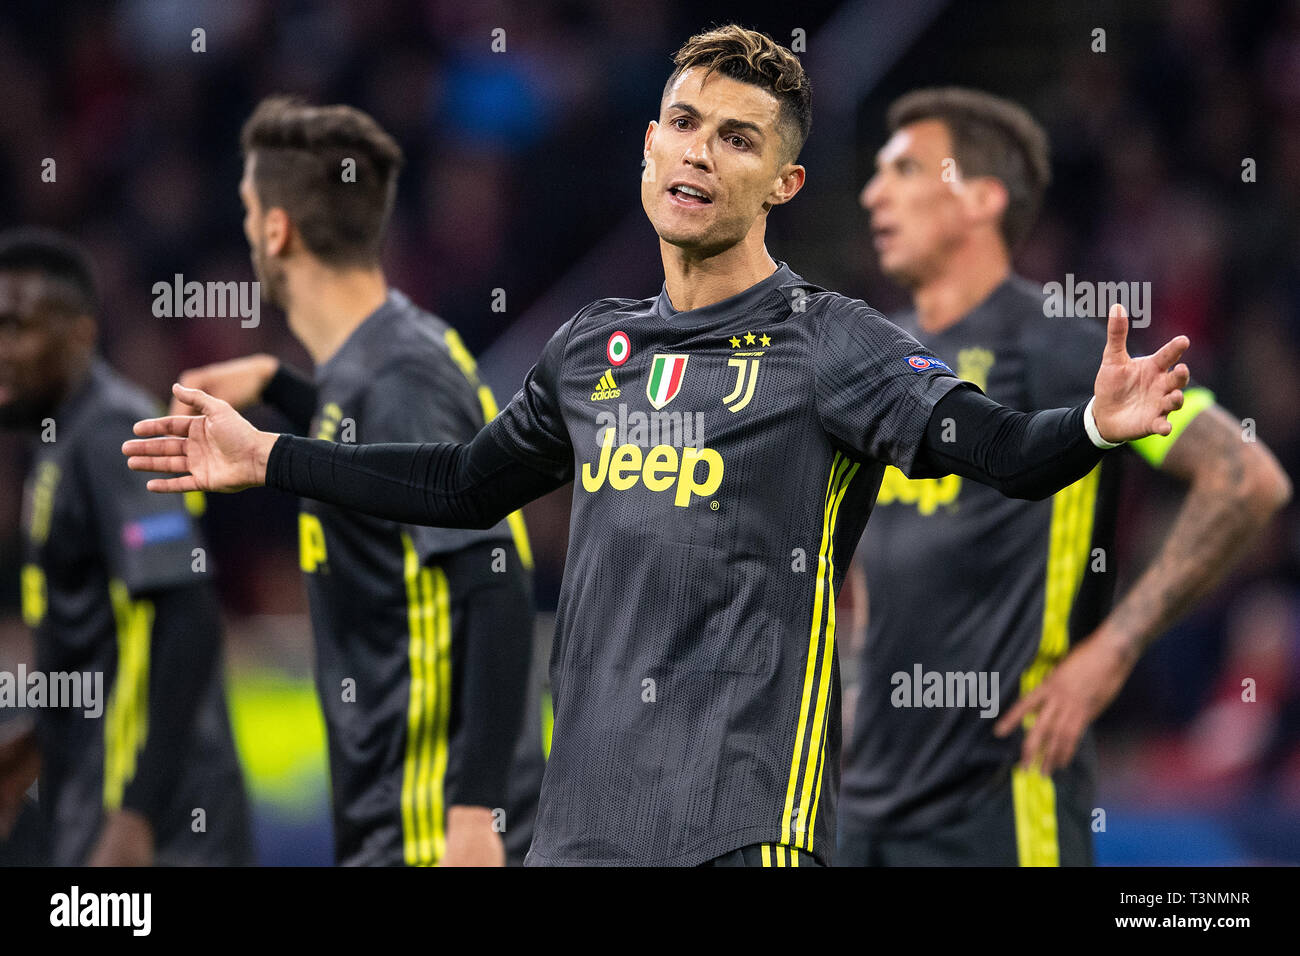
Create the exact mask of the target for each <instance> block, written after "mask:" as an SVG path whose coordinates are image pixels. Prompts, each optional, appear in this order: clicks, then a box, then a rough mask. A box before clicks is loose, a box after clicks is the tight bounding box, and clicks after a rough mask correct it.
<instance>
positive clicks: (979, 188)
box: [962, 176, 1011, 225]
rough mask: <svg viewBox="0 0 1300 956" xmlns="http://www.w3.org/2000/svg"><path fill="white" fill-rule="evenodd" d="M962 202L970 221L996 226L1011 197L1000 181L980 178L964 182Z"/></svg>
mask: <svg viewBox="0 0 1300 956" xmlns="http://www.w3.org/2000/svg"><path fill="white" fill-rule="evenodd" d="M962 200H963V202H964V203H965V205H966V213H967V215H968V216H970V217H971V218H972V219H974V220H975V221H977V222H981V223H983V222H990V223H993V224H994V225H996V224H997V223H998V222H999V221H1000V220H1001V219H1002V216H1003V215H1004V214H1005V213H1006V211H1007V204H1008V203H1009V202H1010V201H1011V197H1010V195H1009V194H1008V193H1007V187H1006V186H1005V185H1004V184H1003V183H1002V180H1000V179H994V178H993V177H992V176H980V177H978V178H975V179H968V180H966V188H965V189H964V190H963V191H962Z"/></svg>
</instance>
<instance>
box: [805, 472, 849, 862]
mask: <svg viewBox="0 0 1300 956" xmlns="http://www.w3.org/2000/svg"><path fill="white" fill-rule="evenodd" d="M859 467H861V466H860V465H859V464H858V463H857V462H854V464H853V467H851V468H850V469H849V470H848V472H847V473H845V475H844V480H843V481H842V482H841V483H840V487H839V491H838V492H837V493H836V495H835V501H834V503H833V504H832V505H831V522H830V532H831V533H830V539H829V547H828V548H827V550H826V595H827V600H826V639H825V641H824V642H823V643H822V663H821V677H820V682H819V686H818V688H817V710H816V711H815V713H814V714H813V725H812V737H811V739H810V744H811V743H812V742H814V741H815V742H816V744H817V746H816V747H811V748H810V749H809V751H808V765H807V767H805V769H804V777H803V799H802V800H801V801H800V804H799V805H800V806H801V807H809V806H811V807H812V812H811V813H804V814H803V817H804V818H805V820H806V823H805V826H804V837H805V840H804V842H802V843H801V842H799V841H798V840H796V841H795V846H796V847H802V848H803V849H805V850H811V849H812V846H813V831H814V830H815V829H816V827H817V803H818V799H817V798H818V797H820V796H821V793H820V791H816V790H814V788H813V783H814V781H817V780H820V779H821V772H820V766H821V758H822V757H823V756H824V753H825V749H824V748H825V746H826V725H827V723H828V722H829V721H828V720H827V714H826V709H827V705H828V703H829V702H830V692H831V664H832V662H833V661H834V660H835V527H836V524H837V523H838V521H839V516H840V503H841V502H843V501H844V495H845V493H846V492H847V491H848V490H849V484H850V483H851V482H852V481H853V477H854V475H856V474H857V473H858V468H859Z"/></svg>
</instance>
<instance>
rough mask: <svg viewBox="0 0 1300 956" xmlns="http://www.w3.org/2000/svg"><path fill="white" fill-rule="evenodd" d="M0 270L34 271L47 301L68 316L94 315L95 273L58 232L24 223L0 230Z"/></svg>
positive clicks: (86, 258)
mask: <svg viewBox="0 0 1300 956" xmlns="http://www.w3.org/2000/svg"><path fill="white" fill-rule="evenodd" d="M0 272H34V273H37V274H39V275H41V276H43V277H44V278H45V279H46V281H47V283H48V286H49V288H48V293H47V295H46V299H47V301H48V302H49V303H50V304H52V305H54V306H56V307H57V309H58V310H59V311H60V312H62V313H63V314H65V315H68V316H73V317H75V316H79V315H90V316H93V315H94V314H95V311H96V308H97V306H98V293H97V291H96V288H95V272H94V269H93V268H92V267H91V265H90V257H89V256H88V255H86V252H85V250H84V249H82V248H81V246H79V245H77V243H75V242H73V241H72V240H71V239H69V238H68V237H67V236H65V235H63V233H61V232H55V231H54V230H52V229H41V228H37V227H32V226H26V227H23V228H19V229H10V230H7V231H5V232H2V233H0Z"/></svg>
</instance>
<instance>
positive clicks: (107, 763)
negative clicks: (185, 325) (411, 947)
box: [0, 230, 253, 866]
mask: <svg viewBox="0 0 1300 956" xmlns="http://www.w3.org/2000/svg"><path fill="white" fill-rule="evenodd" d="M96 309H97V303H96V300H95V287H94V282H93V280H92V274H91V269H90V265H89V263H88V261H87V259H86V257H85V255H84V254H83V253H82V252H81V251H80V250H79V249H78V248H77V247H75V246H74V245H72V244H71V243H70V242H69V241H67V240H66V239H64V238H63V237H61V236H59V235H57V234H53V233H47V232H44V231H37V230H16V231H11V232H8V233H5V234H3V235H0V424H3V425H5V426H7V427H12V428H21V429H23V430H25V431H29V432H32V433H33V451H34V456H35V460H34V463H33V467H32V470H31V473H30V476H29V478H28V481H27V487H26V490H25V495H24V506H23V532H24V533H23V539H24V545H25V556H24V560H25V563H24V566H23V571H22V606H23V619H24V621H25V622H26V623H27V624H28V625H29V626H30V627H32V628H33V629H34V631H35V641H34V642H35V648H36V661H35V665H34V669H35V670H36V671H39V672H40V673H41V674H43V675H45V680H46V682H47V686H48V687H52V686H53V684H54V682H55V678H54V677H53V676H52V675H56V674H72V675H89V677H90V681H89V683H86V681H85V679H84V678H83V679H82V680H80V681H78V682H79V683H83V684H84V685H85V686H83V688H82V690H83V694H84V692H85V691H86V690H89V689H90V688H92V687H94V676H95V675H102V686H103V699H101V700H99V701H98V704H97V706H96V707H95V708H93V709H94V710H99V711H100V713H98V714H96V715H91V714H90V713H89V712H88V710H87V709H86V708H75V707H68V706H66V703H65V705H64V706H61V707H55V706H49V705H48V704H53V703H57V702H55V701H53V700H50V701H48V702H47V706H40V707H35V708H33V710H34V726H33V727H32V728H31V729H30V730H29V731H28V732H27V733H24V734H21V735H19V736H17V737H14V738H11V739H9V740H8V741H7V742H6V743H4V744H3V746H0V837H3V836H4V835H5V833H6V831H8V830H9V829H10V828H11V827H12V826H13V825H14V822H15V819H16V816H17V814H18V811H19V807H20V806H21V803H22V798H23V793H24V791H25V790H26V789H27V788H28V786H29V784H30V783H31V782H32V779H33V778H34V777H35V776H36V774H37V772H38V771H39V779H40V787H39V798H38V800H39V805H40V809H41V811H42V817H43V820H44V823H45V827H46V832H47V834H48V838H49V842H50V862H52V863H54V864H55V865H62V866H69V865H79V864H82V863H90V864H92V865H103V866H126V865H149V864H153V863H158V864H209V865H214V864H248V863H251V862H253V860H252V851H251V841H250V833H249V817H248V806H247V801H246V798H245V795H244V787H243V780H242V777H241V773H240V767H239V763H238V761H237V759H236V756H235V749H234V744H233V741H232V738H231V732H230V723H229V718H228V715H227V711H226V699H225V693H224V686H223V681H222V675H221V620H220V611H219V607H218V604H217V598H216V594H215V592H214V590H213V587H212V584H211V581H210V573H209V572H208V571H207V565H206V554H204V553H202V552H200V551H198V550H197V549H200V548H202V547H203V543H202V540H201V538H200V537H199V533H198V530H197V528H196V527H195V522H194V519H193V517H192V516H191V513H190V512H191V511H197V510H201V506H202V496H201V495H192V496H187V497H186V498H185V499H180V498H173V499H170V500H167V499H159V498H158V496H157V495H151V494H149V492H148V491H147V490H146V489H145V483H144V482H142V481H140V480H139V477H140V476H138V475H134V474H132V473H131V472H130V471H129V470H127V469H122V468H114V467H112V465H111V464H109V461H108V459H106V458H104V457H103V455H104V452H105V450H106V449H113V448H114V447H115V446H117V445H118V444H120V441H119V439H120V437H121V436H122V435H124V434H126V433H128V432H129V431H130V429H131V422H132V421H133V420H134V419H135V418H136V417H137V416H138V415H140V414H141V413H142V412H145V411H147V410H148V409H150V408H153V407H154V403H153V402H152V401H150V400H149V399H148V398H147V397H146V396H145V395H144V394H143V393H142V392H141V391H140V390H139V389H138V388H136V387H135V386H134V385H132V384H131V383H130V382H127V381H126V380H125V379H123V378H121V377H120V376H119V375H117V373H115V372H114V371H113V370H112V369H111V368H110V367H109V366H108V365H107V364H106V363H105V362H104V361H102V360H101V359H99V358H97V357H96V354H95V340H96V334H97V322H96ZM36 436H39V440H37V437H36ZM187 506H189V507H188V509H187ZM29 684H30V680H29Z"/></svg>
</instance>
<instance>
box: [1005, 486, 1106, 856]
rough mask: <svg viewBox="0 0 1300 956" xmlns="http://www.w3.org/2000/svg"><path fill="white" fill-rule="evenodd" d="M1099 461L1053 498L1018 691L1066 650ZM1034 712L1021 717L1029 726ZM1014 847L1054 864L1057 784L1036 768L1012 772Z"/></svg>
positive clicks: (1032, 684)
mask: <svg viewBox="0 0 1300 956" xmlns="http://www.w3.org/2000/svg"><path fill="white" fill-rule="evenodd" d="M1100 478H1101V466H1100V465H1098V466H1097V467H1095V468H1093V470H1092V471H1090V472H1089V473H1088V474H1086V475H1084V476H1083V477H1082V478H1080V479H1079V480H1078V481H1076V482H1075V483H1074V484H1072V485H1070V486H1069V487H1067V488H1063V489H1062V490H1061V491H1058V492H1057V493H1056V494H1055V495H1054V496H1053V498H1052V523H1051V529H1050V531H1049V534H1048V544H1047V567H1046V570H1045V575H1046V577H1045V582H1044V596H1043V627H1042V636H1041V638H1040V639H1039V644H1038V652H1037V653H1036V654H1035V656H1034V660H1033V662H1032V663H1031V664H1030V665H1029V667H1027V668H1026V669H1025V672H1024V673H1023V674H1021V675H1020V696H1021V697H1024V696H1026V695H1028V694H1030V693H1031V692H1032V691H1033V690H1034V689H1035V688H1036V687H1038V685H1039V684H1041V683H1042V682H1043V680H1044V679H1045V678H1046V677H1047V675H1048V674H1049V673H1051V670H1052V668H1054V667H1055V666H1056V665H1057V663H1059V662H1060V660H1061V658H1063V657H1064V656H1065V653H1066V651H1067V650H1068V645H1069V640H1070V611H1071V609H1072V608H1073V607H1074V599H1075V597H1076V596H1077V595H1078V593H1079V586H1080V584H1082V582H1083V573H1084V569H1085V568H1086V567H1087V564H1088V556H1089V550H1088V548H1089V545H1090V544H1091V543H1092V526H1093V519H1094V517H1095V512H1096V505H1097V488H1098V484H1099V482H1100ZM1033 723H1034V718H1033V715H1028V716H1026V717H1025V720H1024V723H1023V726H1024V729H1025V730H1026V731H1028V730H1029V729H1030V728H1031V727H1032V726H1033ZM1011 786H1012V796H1013V798H1014V805H1015V818H1016V847H1017V853H1018V856H1019V860H1020V865H1021V866H1057V865H1059V863H1060V844H1059V841H1058V839H1057V830H1056V788H1055V785H1054V784H1053V783H1052V778H1051V777H1049V776H1047V775H1045V774H1043V773H1041V772H1039V771H1038V769H1037V768H1033V769H1030V770H1024V769H1021V768H1019V767H1017V768H1016V769H1015V770H1013V771H1012V777H1011Z"/></svg>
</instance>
